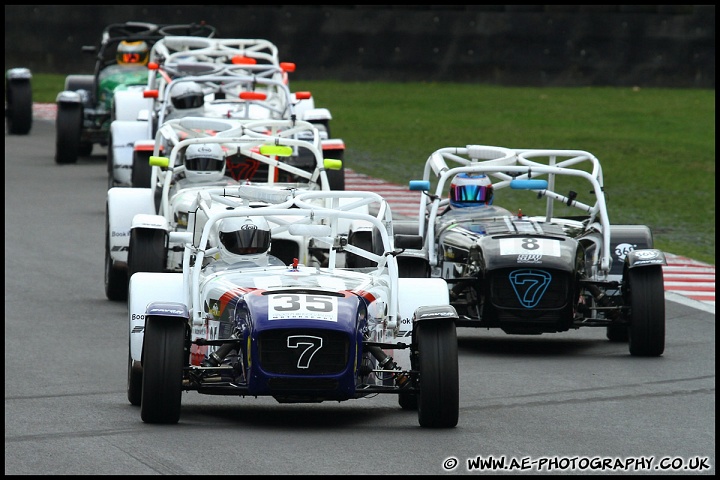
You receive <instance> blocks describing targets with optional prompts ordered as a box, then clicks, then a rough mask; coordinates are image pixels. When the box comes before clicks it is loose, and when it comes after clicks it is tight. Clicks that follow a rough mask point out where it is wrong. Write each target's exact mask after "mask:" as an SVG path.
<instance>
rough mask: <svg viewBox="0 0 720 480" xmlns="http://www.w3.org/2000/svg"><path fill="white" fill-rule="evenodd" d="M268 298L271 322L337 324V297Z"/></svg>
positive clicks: (300, 296) (274, 296) (296, 296)
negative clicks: (306, 321)
mask: <svg viewBox="0 0 720 480" xmlns="http://www.w3.org/2000/svg"><path fill="white" fill-rule="evenodd" d="M268 297H269V298H268V319H269V320H292V319H304V320H325V321H328V322H337V312H338V306H337V298H336V297H332V296H329V295H297V294H288V293H283V294H278V295H269V296H268Z"/></svg>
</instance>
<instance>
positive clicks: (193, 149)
mask: <svg viewBox="0 0 720 480" xmlns="http://www.w3.org/2000/svg"><path fill="white" fill-rule="evenodd" d="M184 164H185V178H187V179H188V181H190V182H218V181H220V180H222V179H223V178H224V177H225V152H223V149H222V147H221V146H220V145H219V144H217V143H194V144H192V145H188V147H187V148H186V149H185V160H184Z"/></svg>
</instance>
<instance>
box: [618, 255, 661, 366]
mask: <svg viewBox="0 0 720 480" xmlns="http://www.w3.org/2000/svg"><path fill="white" fill-rule="evenodd" d="M627 280H628V290H627V295H629V300H630V302H629V303H630V329H629V330H630V339H629V347H630V354H631V355H634V356H639V357H658V356H660V355H662V354H663V352H664V351H665V288H664V283H663V273H662V267H660V266H652V267H641V268H633V269H630V270H629V271H628V272H627Z"/></svg>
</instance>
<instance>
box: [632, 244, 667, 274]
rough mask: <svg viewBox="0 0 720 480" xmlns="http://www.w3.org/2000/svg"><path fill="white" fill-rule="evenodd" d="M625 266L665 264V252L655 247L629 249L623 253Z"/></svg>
mask: <svg viewBox="0 0 720 480" xmlns="http://www.w3.org/2000/svg"><path fill="white" fill-rule="evenodd" d="M625 264H626V268H627V269H628V270H629V269H631V268H637V267H650V266H653V265H667V260H666V258H665V254H664V253H663V252H662V251H660V250H658V249H656V248H645V249H641V250H631V251H630V252H628V253H627V254H626V255H625Z"/></svg>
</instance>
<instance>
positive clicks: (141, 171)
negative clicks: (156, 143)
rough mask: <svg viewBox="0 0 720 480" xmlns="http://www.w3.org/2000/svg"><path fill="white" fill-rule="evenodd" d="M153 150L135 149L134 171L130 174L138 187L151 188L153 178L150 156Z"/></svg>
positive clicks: (132, 183)
mask: <svg viewBox="0 0 720 480" xmlns="http://www.w3.org/2000/svg"><path fill="white" fill-rule="evenodd" d="M151 155H152V152H146V151H134V152H133V160H132V162H133V164H132V173H131V174H130V182H131V185H132V186H133V187H136V188H150V185H151V183H152V180H151V178H150V176H151V175H152V166H151V165H150V156H151Z"/></svg>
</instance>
